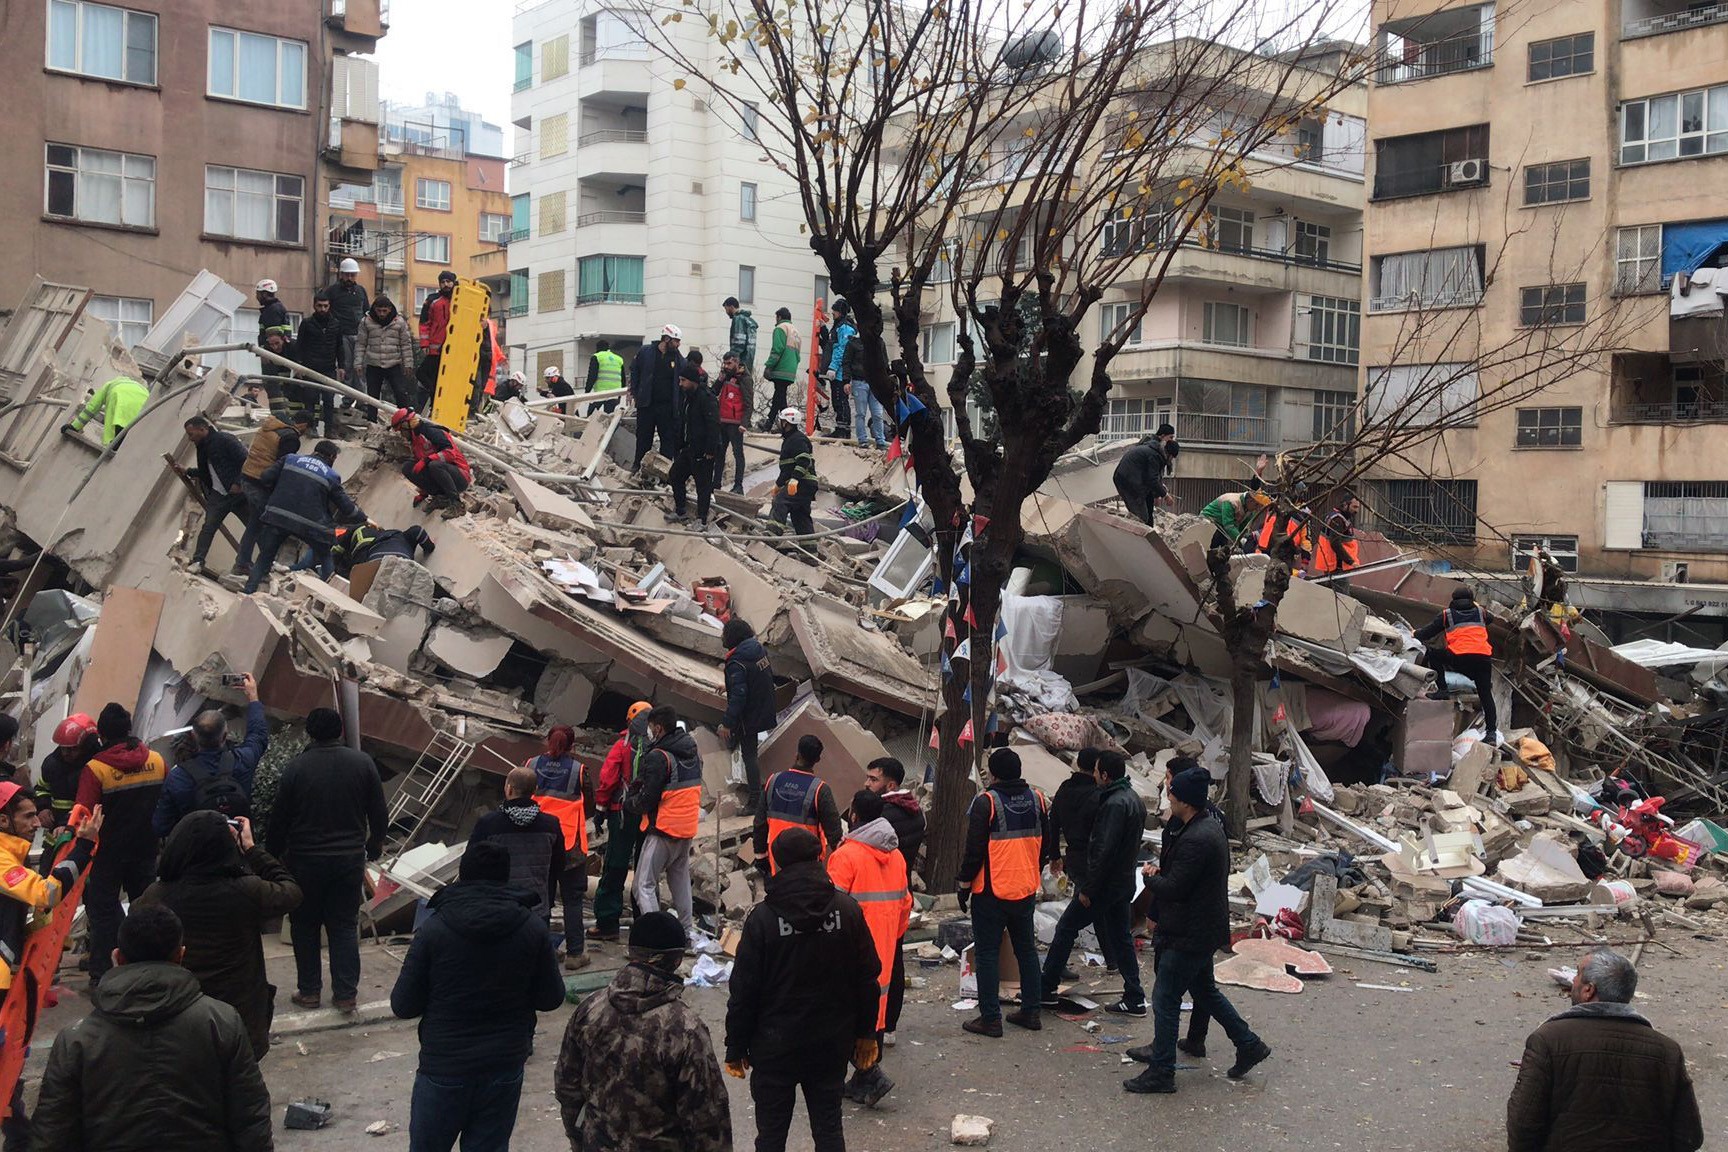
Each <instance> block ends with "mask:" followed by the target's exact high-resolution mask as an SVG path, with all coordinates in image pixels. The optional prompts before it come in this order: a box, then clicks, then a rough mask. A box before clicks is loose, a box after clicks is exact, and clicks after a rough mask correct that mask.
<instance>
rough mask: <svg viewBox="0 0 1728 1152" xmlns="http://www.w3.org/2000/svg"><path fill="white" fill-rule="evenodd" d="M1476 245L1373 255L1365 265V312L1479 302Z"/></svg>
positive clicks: (1479, 252) (1464, 305)
mask: <svg viewBox="0 0 1728 1152" xmlns="http://www.w3.org/2000/svg"><path fill="white" fill-rule="evenodd" d="M1482 259H1483V247H1482V245H1480V244H1476V245H1471V246H1468V247H1463V248H1430V249H1429V250H1428V251H1426V252H1400V253H1396V254H1394V255H1390V256H1376V257H1374V259H1373V261H1372V262H1371V263H1370V265H1369V278H1368V311H1370V312H1396V311H1401V310H1403V309H1406V308H1474V307H1475V306H1476V305H1478V304H1480V303H1482Z"/></svg>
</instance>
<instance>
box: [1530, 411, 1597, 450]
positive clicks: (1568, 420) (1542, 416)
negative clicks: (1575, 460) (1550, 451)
mask: <svg viewBox="0 0 1728 1152" xmlns="http://www.w3.org/2000/svg"><path fill="white" fill-rule="evenodd" d="M1583 443H1584V409H1582V408H1520V409H1518V440H1517V444H1518V447H1520V448H1577V447H1579V446H1581V445H1582V444H1583Z"/></svg>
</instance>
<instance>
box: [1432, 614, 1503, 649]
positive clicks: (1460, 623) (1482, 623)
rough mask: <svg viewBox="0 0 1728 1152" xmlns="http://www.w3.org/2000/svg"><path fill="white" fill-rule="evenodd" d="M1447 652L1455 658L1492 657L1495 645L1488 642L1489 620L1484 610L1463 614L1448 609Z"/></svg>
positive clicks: (1446, 616)
mask: <svg viewBox="0 0 1728 1152" xmlns="http://www.w3.org/2000/svg"><path fill="white" fill-rule="evenodd" d="M1442 615H1443V616H1444V617H1445V618H1446V651H1448V652H1450V653H1452V655H1454V656H1492V655H1494V645H1493V644H1491V643H1489V642H1488V618H1487V617H1486V616H1484V615H1483V614H1482V609H1480V608H1471V609H1468V610H1465V611H1461V612H1454V611H1452V610H1451V609H1450V608H1448V609H1446V610H1445V612H1443V613H1442Z"/></svg>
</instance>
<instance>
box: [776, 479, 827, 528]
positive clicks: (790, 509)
mask: <svg viewBox="0 0 1728 1152" xmlns="http://www.w3.org/2000/svg"><path fill="white" fill-rule="evenodd" d="M798 487H799V492H798V495H796V496H788V495H786V493H784V492H778V493H776V494H775V496H774V506H773V507H772V508H770V509H769V511H768V518H769V519H770V520H772V521H774V523H776V524H784V523H786V520H787V518H788V517H790V518H791V520H792V531H793V532H794V533H795V534H796V535H799V536H808V535H810V534H811V533H812V532H814V531H816V522H815V521H814V520H812V519H810V506H811V504H812V502H814V501H815V499H816V493H815V492H811V493H810V495H808V496H806V495H805V494H804V492H803V487H804V486H803V485H802V484H800V485H799V486H798Z"/></svg>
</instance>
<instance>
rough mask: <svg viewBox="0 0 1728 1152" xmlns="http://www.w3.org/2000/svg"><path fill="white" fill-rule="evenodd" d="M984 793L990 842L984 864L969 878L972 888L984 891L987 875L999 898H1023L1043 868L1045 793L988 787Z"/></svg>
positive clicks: (1033, 886) (1031, 892)
mask: <svg viewBox="0 0 1728 1152" xmlns="http://www.w3.org/2000/svg"><path fill="white" fill-rule="evenodd" d="M984 795H985V796H986V797H988V798H989V800H990V844H989V849H988V859H987V860H986V862H985V866H984V867H983V868H981V869H979V870H978V875H976V876H974V877H973V878H972V891H973V892H983V891H984V890H985V888H984V884H985V877H986V876H988V877H989V884H990V889H989V890H990V892H991V894H992V895H994V896H995V897H996V898H997V899H998V900H1024V899H1026V898H1027V897H1029V896H1031V895H1032V894H1033V893H1034V892H1036V891H1038V883H1039V873H1040V872H1041V871H1042V857H1043V855H1044V828H1043V822H1042V821H1041V820H1040V819H1039V814H1040V813H1041V812H1042V811H1043V810H1044V808H1045V806H1046V805H1045V800H1044V794H1043V793H1042V792H1040V791H1038V789H1036V788H1028V789H1027V790H1026V791H1025V792H1021V793H1016V794H1015V795H1014V796H1012V797H1007V796H1004V795H1003V794H1002V793H1000V792H998V791H996V789H994V788H990V789H987V790H986V791H985V793H984Z"/></svg>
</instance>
